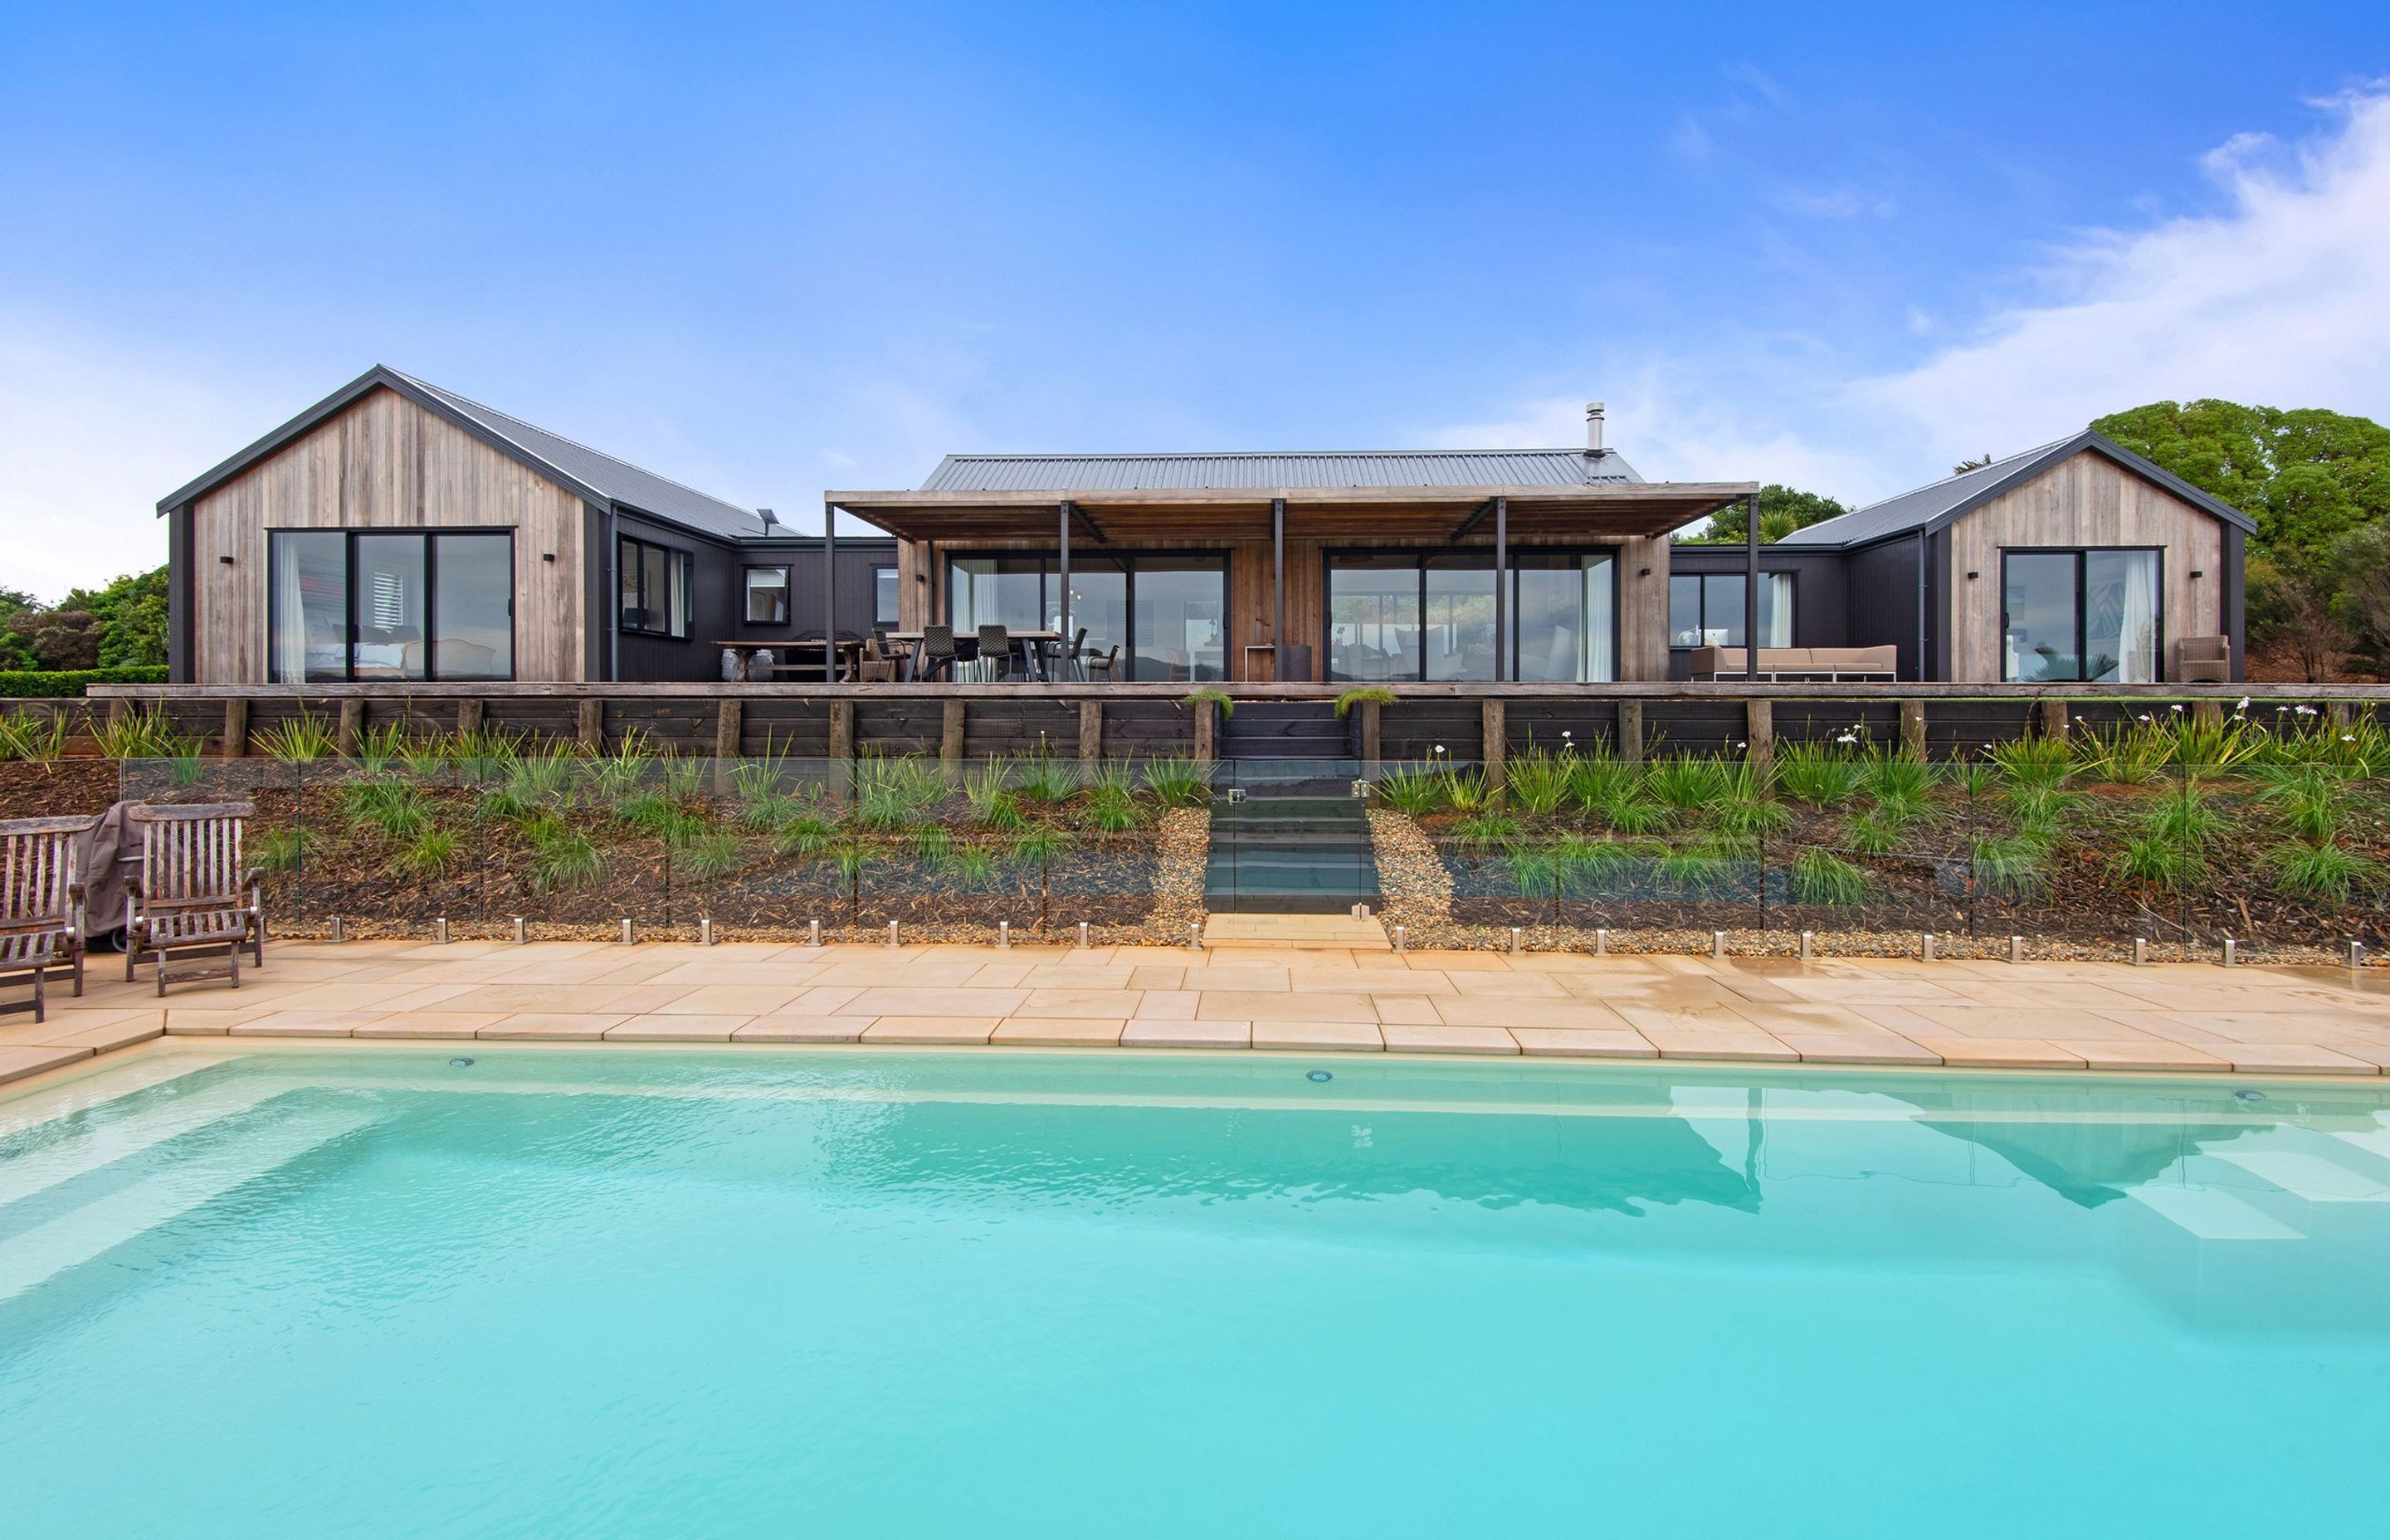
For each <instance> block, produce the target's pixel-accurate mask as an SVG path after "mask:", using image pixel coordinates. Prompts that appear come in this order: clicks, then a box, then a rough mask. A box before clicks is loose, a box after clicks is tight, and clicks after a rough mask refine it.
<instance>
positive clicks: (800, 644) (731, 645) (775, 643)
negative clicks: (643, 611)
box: [709, 636, 863, 682]
mask: <svg viewBox="0 0 2390 1540" xmlns="http://www.w3.org/2000/svg"><path fill="white" fill-rule="evenodd" d="M709 645H710V646H713V647H714V648H719V649H721V650H722V651H724V652H727V653H729V654H730V655H731V656H732V657H734V658H736V659H737V660H738V661H739V679H740V680H741V681H742V682H744V681H748V680H752V679H753V678H754V677H755V655H756V654H757V653H759V652H772V653H781V652H785V653H789V654H791V655H794V654H796V653H800V652H818V651H820V650H821V649H822V639H821V638H820V637H819V636H809V637H804V638H802V639H799V640H794V641H791V640H790V639H788V638H786V637H782V638H779V639H777V640H770V641H758V640H755V639H753V638H750V639H748V640H746V641H743V642H713V643H711V644H709ZM834 645H835V646H836V647H837V648H838V650H839V652H840V654H841V655H842V660H843V661H847V662H848V665H849V666H847V667H845V668H844V669H842V672H843V673H845V674H848V675H850V676H851V675H852V674H854V668H853V666H852V659H853V658H854V655H855V654H857V653H859V652H861V651H862V650H863V644H862V642H860V641H857V640H854V639H853V638H850V637H846V636H842V637H840V638H839V639H838V641H837V642H836V643H835V644H834ZM773 666H774V667H775V668H782V667H791V666H799V665H793V664H775V665H773ZM802 666H803V667H807V668H819V667H820V666H821V665H820V664H819V663H808V664H804V665H802Z"/></svg>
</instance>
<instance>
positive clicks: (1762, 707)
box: [1742, 700, 1776, 771]
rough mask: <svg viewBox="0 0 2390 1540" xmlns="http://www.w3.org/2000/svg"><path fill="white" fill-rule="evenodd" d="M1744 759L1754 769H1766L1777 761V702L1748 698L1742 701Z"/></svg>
mask: <svg viewBox="0 0 2390 1540" xmlns="http://www.w3.org/2000/svg"><path fill="white" fill-rule="evenodd" d="M1742 739H1743V751H1742V754H1743V759H1744V760H1745V761H1746V762H1747V763H1749V764H1750V765H1751V767H1752V768H1753V769H1754V770H1762V771H1764V770H1766V769H1767V767H1768V766H1770V765H1772V764H1775V763H1776V702H1774V701H1773V700H1746V701H1744V702H1743V703H1742Z"/></svg>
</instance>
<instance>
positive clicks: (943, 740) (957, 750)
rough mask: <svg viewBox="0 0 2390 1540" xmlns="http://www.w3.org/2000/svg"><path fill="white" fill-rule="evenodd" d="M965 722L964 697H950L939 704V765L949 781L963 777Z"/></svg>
mask: <svg viewBox="0 0 2390 1540" xmlns="http://www.w3.org/2000/svg"><path fill="white" fill-rule="evenodd" d="M963 721H964V718H963V700H962V697H960V696H958V695H957V696H950V697H948V698H947V699H944V700H943V701H940V702H939V710H938V763H939V764H942V765H943V766H944V768H945V772H946V778H947V779H949V780H957V779H959V778H960V777H961V776H962V769H963Z"/></svg>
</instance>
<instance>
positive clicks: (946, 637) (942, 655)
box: [906, 625, 957, 679]
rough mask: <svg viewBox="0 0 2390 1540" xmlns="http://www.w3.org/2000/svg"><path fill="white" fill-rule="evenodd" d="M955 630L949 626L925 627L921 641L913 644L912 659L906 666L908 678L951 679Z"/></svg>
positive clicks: (954, 656) (953, 666)
mask: <svg viewBox="0 0 2390 1540" xmlns="http://www.w3.org/2000/svg"><path fill="white" fill-rule="evenodd" d="M956 658H957V652H956V649H955V628H954V627H953V626H951V625H925V626H923V627H922V628H921V639H920V640H919V641H918V642H916V643H914V644H913V657H912V660H911V661H910V663H909V664H908V670H909V672H908V674H907V675H906V676H907V677H908V678H913V679H927V678H930V677H931V676H932V675H933V674H945V675H946V676H947V677H949V678H952V677H953V676H954V672H955V660H956Z"/></svg>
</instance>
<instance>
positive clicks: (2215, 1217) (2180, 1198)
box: [2125, 1183, 2303, 1240]
mask: <svg viewBox="0 0 2390 1540" xmlns="http://www.w3.org/2000/svg"><path fill="white" fill-rule="evenodd" d="M2125 1196H2126V1197H2127V1198H2129V1199H2131V1200H2133V1201H2134V1202H2136V1203H2139V1205H2141V1207H2143V1208H2145V1209H2147V1210H2149V1211H2150V1212H2151V1213H2154V1214H2156V1215H2158V1216H2159V1217H2160V1218H2162V1219H2165V1220H2166V1221H2167V1222H2168V1223H2170V1224H2172V1225H2173V1226H2176V1227H2177V1228H2178V1229H2183V1230H2188V1231H2190V1232H2191V1234H2192V1235H2195V1236H2197V1237H2198V1238H2200V1239H2202V1240H2298V1239H2302V1238H2303V1237H2302V1236H2301V1235H2300V1234H2299V1232H2298V1231H2296V1230H2294V1229H2293V1228H2291V1227H2290V1226H2288V1225H2285V1224H2283V1223H2282V1222H2281V1220H2279V1219H2275V1218H2273V1217H2271V1216H2270V1215H2268V1214H2267V1213H2265V1212H2264V1211H2263V1210H2260V1209H2257V1208H2255V1207H2253V1206H2252V1205H2250V1204H2248V1203H2244V1202H2242V1200H2240V1199H2238V1198H2236V1197H2234V1196H2233V1195H2232V1194H2230V1193H2229V1192H2227V1191H2225V1190H2224V1189H2223V1188H2222V1187H2170V1186H2166V1185H2164V1184H2159V1183H2152V1184H2150V1185H2147V1186H2143V1187H2133V1188H2131V1189H2129V1190H2128V1191H2127V1192H2126V1194H2125Z"/></svg>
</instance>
